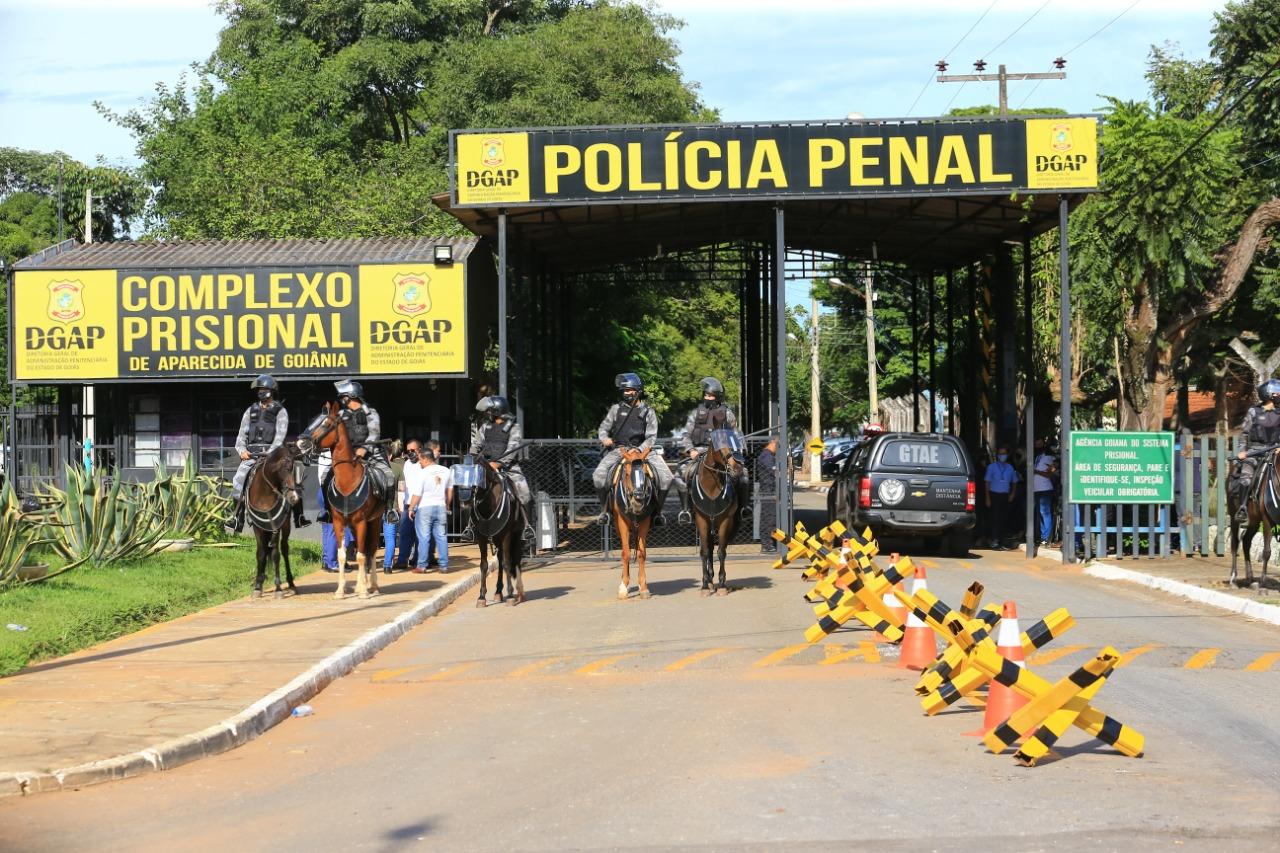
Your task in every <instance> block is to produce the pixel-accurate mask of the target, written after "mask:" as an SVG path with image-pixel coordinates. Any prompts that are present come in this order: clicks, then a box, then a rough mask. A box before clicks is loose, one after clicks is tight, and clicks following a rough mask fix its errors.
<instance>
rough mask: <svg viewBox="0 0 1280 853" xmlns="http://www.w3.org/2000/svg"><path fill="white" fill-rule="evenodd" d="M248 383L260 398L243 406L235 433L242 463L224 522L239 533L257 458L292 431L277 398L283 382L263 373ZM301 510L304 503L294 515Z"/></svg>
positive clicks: (297, 508) (278, 444)
mask: <svg viewBox="0 0 1280 853" xmlns="http://www.w3.org/2000/svg"><path fill="white" fill-rule="evenodd" d="M249 387H250V389H251V390H252V391H253V392H254V394H255V395H256V396H257V398H258V399H257V400H255V401H254V402H253V403H252V404H250V406H249V408H247V409H245V410H244V416H243V417H241V418H240V433H239V435H237V436H236V452H237V453H239V454H240V465H239V467H237V468H236V474H235V477H233V478H232V480H231V499H232V500H234V501H235V506H234V508H233V510H232V512H231V515H230V516H228V517H227V519H226V521H225V522H224V528H225V529H226V531H227V533H228V534H233V533H239V532H240V531H241V530H243V529H244V500H243V496H244V482H245V480H246V479H247V478H248V476H249V471H250V470H251V469H252V468H253V463H254V461H256V460H257V459H260V458H262V457H263V456H265V455H267V454H268V453H270V452H271V451H273V450H275V449H276V448H277V447H279V446H280V445H282V444H284V439H285V435H286V434H287V433H288V432H289V413H288V412H286V411H285V408H284V406H282V405H281V404H280V401H279V400H277V399H276V396H277V395H278V394H279V393H280V385H279V384H278V383H277V382H276V380H275V379H273V378H272V377H270V376H268V375H267V374H265V373H264V374H262V375H261V376H259V377H258V378H257V379H255V380H253V384H252V385H250V386H249ZM301 514H302V504H301V503H299V504H298V505H297V507H296V508H295V511H294V516H295V518H296V517H297V516H300V515H301ZM304 521H305V519H304ZM306 524H310V522H306ZM300 526H305V525H300Z"/></svg>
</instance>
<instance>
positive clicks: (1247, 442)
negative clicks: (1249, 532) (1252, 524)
mask: <svg viewBox="0 0 1280 853" xmlns="http://www.w3.org/2000/svg"><path fill="white" fill-rule="evenodd" d="M1258 400H1259V403H1258V405H1256V406H1250V407H1249V412H1248V413H1247V414H1246V415H1245V416H1244V423H1243V424H1241V425H1240V429H1241V432H1242V433H1243V436H1242V437H1241V442H1240V448H1241V449H1240V453H1239V454H1238V455H1237V457H1236V458H1237V459H1238V460H1239V461H1238V462H1237V464H1236V472H1235V481H1236V482H1235V489H1236V492H1235V494H1236V496H1237V497H1238V498H1239V500H1240V508H1239V509H1238V510H1236V521H1238V522H1240V523H1241V524H1244V523H1246V522H1248V520H1249V511H1248V507H1246V506H1245V503H1246V501H1247V499H1248V497H1249V489H1250V488H1251V487H1252V486H1253V478H1254V475H1255V474H1256V473H1257V470H1258V465H1259V463H1261V462H1262V456H1260V455H1250V451H1253V452H1254V453H1255V454H1256V452H1257V451H1259V450H1263V449H1264V448H1270V447H1275V446H1276V445H1277V444H1280V408H1277V407H1278V406H1280V379H1268V380H1267V381H1266V382H1263V383H1262V384H1261V385H1259V386H1258Z"/></svg>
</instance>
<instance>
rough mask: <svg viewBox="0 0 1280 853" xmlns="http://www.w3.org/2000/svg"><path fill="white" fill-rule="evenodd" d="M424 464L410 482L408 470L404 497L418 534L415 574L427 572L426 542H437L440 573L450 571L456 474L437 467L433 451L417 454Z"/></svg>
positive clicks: (406, 469) (407, 468)
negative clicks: (450, 518)
mask: <svg viewBox="0 0 1280 853" xmlns="http://www.w3.org/2000/svg"><path fill="white" fill-rule="evenodd" d="M418 460H419V461H420V462H421V463H423V464H422V466H421V468H419V470H418V471H416V472H414V480H413V483H412V484H411V483H410V481H409V467H408V466H406V467H405V494H406V495H408V496H409V517H410V518H412V519H413V523H414V528H415V529H416V530H417V532H418V565H417V566H416V567H415V568H414V572H416V573H418V574H423V573H425V572H426V571H427V565H426V558H427V542H428V541H434V543H435V546H436V559H438V560H439V561H440V571H441V572H447V571H449V538H448V514H449V503H450V502H451V501H452V500H453V472H452V471H451V470H449V469H448V468H446V467H444V466H443V465H437V464H436V456H435V453H433V452H432V451H431V450H430V449H425V448H424V449H423V450H422V451H421V452H420V453H419V454H418Z"/></svg>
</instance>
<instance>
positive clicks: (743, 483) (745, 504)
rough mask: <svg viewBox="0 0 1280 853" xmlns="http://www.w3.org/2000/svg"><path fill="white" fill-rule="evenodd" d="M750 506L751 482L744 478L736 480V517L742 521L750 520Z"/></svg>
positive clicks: (751, 511)
mask: <svg viewBox="0 0 1280 853" xmlns="http://www.w3.org/2000/svg"><path fill="white" fill-rule="evenodd" d="M753 509H754V508H753V507H752V504H751V481H750V480H748V479H747V478H746V477H743V478H742V479H740V480H738V515H739V516H740V517H741V518H742V520H743V521H746V520H747V519H749V518H751V516H752V513H753Z"/></svg>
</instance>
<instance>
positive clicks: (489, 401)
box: [476, 394, 511, 421]
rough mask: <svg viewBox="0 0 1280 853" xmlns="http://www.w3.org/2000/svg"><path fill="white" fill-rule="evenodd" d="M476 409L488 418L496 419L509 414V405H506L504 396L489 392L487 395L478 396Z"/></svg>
mask: <svg viewBox="0 0 1280 853" xmlns="http://www.w3.org/2000/svg"><path fill="white" fill-rule="evenodd" d="M476 411H477V412H479V413H480V414H482V415H484V416H485V417H486V418H488V419H489V420H491V421H496V420H497V419H498V418H505V417H506V416H507V415H509V414H511V407H510V406H508V405H507V398H506V397H499V396H497V395H496V394H491V395H489V396H488V397H481V398H480V402H478V403H476Z"/></svg>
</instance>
